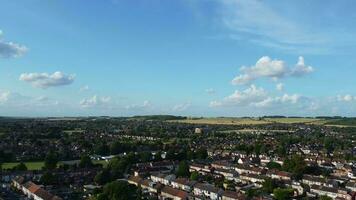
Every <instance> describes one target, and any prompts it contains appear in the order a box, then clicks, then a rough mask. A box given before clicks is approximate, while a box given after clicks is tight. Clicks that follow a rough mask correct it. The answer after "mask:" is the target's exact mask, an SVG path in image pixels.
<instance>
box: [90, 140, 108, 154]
mask: <svg viewBox="0 0 356 200" xmlns="http://www.w3.org/2000/svg"><path fill="white" fill-rule="evenodd" d="M94 152H95V153H96V154H98V155H101V156H107V155H109V154H110V148H109V146H108V145H107V144H106V143H101V144H99V145H97V146H96V147H95V148H94Z"/></svg>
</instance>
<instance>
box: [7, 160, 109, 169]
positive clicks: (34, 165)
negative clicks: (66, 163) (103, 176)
mask: <svg viewBox="0 0 356 200" xmlns="http://www.w3.org/2000/svg"><path fill="white" fill-rule="evenodd" d="M24 163H25V165H26V167H27V169H28V170H40V169H42V167H43V166H44V162H43V161H42V162H41V161H39V162H24ZM93 163H94V164H101V165H103V167H106V166H107V165H108V163H107V162H106V161H105V160H93ZM18 164H19V162H11V163H3V164H2V168H3V169H12V168H13V167H15V166H16V165H18ZM61 164H62V163H61V162H59V163H58V165H61Z"/></svg>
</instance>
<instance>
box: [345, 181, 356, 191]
mask: <svg viewBox="0 0 356 200" xmlns="http://www.w3.org/2000/svg"><path fill="white" fill-rule="evenodd" d="M346 189H348V190H350V191H352V192H356V182H354V181H350V182H348V183H347V184H346Z"/></svg>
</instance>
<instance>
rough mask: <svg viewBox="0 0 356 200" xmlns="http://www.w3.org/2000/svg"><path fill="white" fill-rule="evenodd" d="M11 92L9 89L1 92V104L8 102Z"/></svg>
mask: <svg viewBox="0 0 356 200" xmlns="http://www.w3.org/2000/svg"><path fill="white" fill-rule="evenodd" d="M0 33H1V32H0ZM10 94H11V93H10V92H9V91H6V92H0V104H3V103H6V102H7V101H8V100H9V97H10Z"/></svg>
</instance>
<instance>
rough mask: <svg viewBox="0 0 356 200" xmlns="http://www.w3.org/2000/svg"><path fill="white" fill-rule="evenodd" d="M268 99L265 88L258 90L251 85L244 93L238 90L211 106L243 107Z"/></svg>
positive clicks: (213, 102) (212, 103)
mask: <svg viewBox="0 0 356 200" xmlns="http://www.w3.org/2000/svg"><path fill="white" fill-rule="evenodd" d="M266 97H267V92H266V91H265V90H264V89H263V88H258V87H256V86H255V85H251V86H250V87H248V88H247V89H245V90H243V91H240V90H236V91H235V92H234V93H233V94H231V95H230V96H227V97H225V98H224V99H223V100H222V101H212V102H211V103H210V106H211V107H217V106H225V105H226V106H234V105H237V106H243V105H249V104H250V103H251V102H256V101H257V102H258V101H262V100H264V99H265V98H266Z"/></svg>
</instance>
